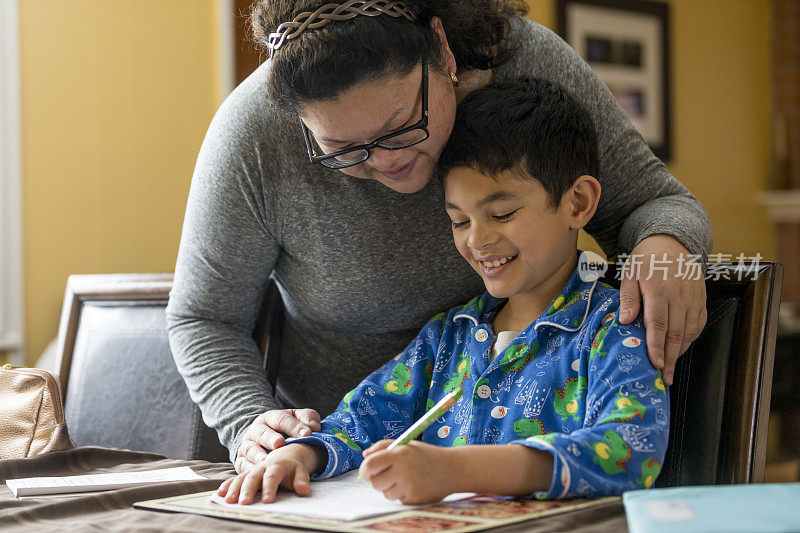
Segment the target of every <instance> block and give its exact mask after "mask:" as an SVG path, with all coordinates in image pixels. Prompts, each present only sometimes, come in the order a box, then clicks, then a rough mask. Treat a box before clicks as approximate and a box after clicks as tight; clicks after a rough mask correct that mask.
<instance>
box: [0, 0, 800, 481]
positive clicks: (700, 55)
mask: <svg viewBox="0 0 800 533" xmlns="http://www.w3.org/2000/svg"><path fill="white" fill-rule="evenodd" d="M635 1H636V0H632V2H633V3H635ZM248 3H249V2H247V1H233V0H168V1H164V0H114V1H108V0H0V6H2V11H1V12H2V17H3V20H2V26H0V31H2V34H1V35H0V47H1V48H2V58H3V64H2V65H3V84H2V91H3V92H2V93H0V95H2V98H3V99H2V102H3V104H4V105H3V107H2V113H3V114H2V115H0V128H2V129H0V145H2V147H3V151H2V157H3V159H2V160H0V162H2V167H1V168H2V170H3V173H2V175H0V184H1V185H2V189H0V191H2V196H0V199H1V200H2V203H0V206H2V218H0V223H2V232H0V235H2V244H3V246H2V249H1V250H0V254H2V255H0V258H2V265H3V278H2V283H0V291H2V292H1V293H0V294H1V295H2V299H3V303H4V307H3V308H2V310H1V311H0V312H1V313H2V314H0V326H1V327H0V362H3V361H4V360H9V361H12V362H15V363H16V364H28V365H33V364H34V363H35V362H36V361H37V359H38V358H39V357H40V355H41V354H42V353H43V352H44V351H45V349H46V347H47V346H48V344H49V343H50V342H51V341H52V340H53V339H54V337H55V336H56V334H57V331H58V321H59V315H60V311H61V304H62V299H63V295H64V288H65V284H66V279H67V276H69V275H70V274H79V273H92V274H95V273H121V272H172V270H173V268H174V264H175V260H176V256H177V251H178V243H179V239H180V232H181V224H182V220H183V214H184V209H185V203H186V198H187V193H188V190H189V183H190V180H191V176H192V170H193V166H194V162H195V158H196V156H197V152H198V149H199V147H200V144H201V142H202V140H203V136H204V134H205V131H206V128H207V126H208V124H209V121H210V120H211V117H212V116H213V114H214V112H215V110H216V108H217V106H218V105H219V104H220V103H221V101H222V100H223V99H224V98H225V96H226V95H227V94H228V92H229V91H230V90H231V89H232V88H233V87H234V86H235V85H236V84H237V83H238V81H239V80H241V79H243V78H244V77H246V75H247V74H249V72H250V71H252V69H253V68H254V67H255V66H256V65H257V64H258V56H257V54H256V53H255V52H254V50H253V47H252V45H250V44H249V43H247V42H246V40H244V39H243V33H244V31H245V18H246V17H245V15H246V13H247V11H248ZM528 3H529V5H530V15H529V16H530V18H532V19H534V20H536V21H538V22H540V23H542V24H544V25H546V26H548V27H550V28H552V29H554V30H558V15H557V13H558V1H557V0H529V2H528ZM664 4H666V5H667V8H668V15H669V25H668V34H667V35H666V36H665V37H666V38H667V40H668V43H669V47H668V64H667V66H668V69H669V78H668V80H667V82H666V83H667V85H668V87H667V88H668V91H667V92H668V104H669V116H668V117H667V118H666V119H665V120H668V124H669V129H670V134H669V139H670V151H669V158H668V166H669V168H670V170H671V171H672V173H673V174H674V175H675V176H676V177H677V178H678V179H679V180H680V181H682V182H683V183H684V184H685V185H686V186H687V187H688V188H689V189H690V190H691V191H692V192H693V193H694V195H695V196H696V197H697V198H698V199H699V200H700V201H701V202H702V203H703V205H704V206H705V207H706V209H707V210H708V212H709V214H710V216H711V220H712V223H713V228H714V252H716V253H719V254H728V255H729V256H732V257H733V259H734V260H735V258H736V256H738V255H740V254H744V256H747V257H755V256H757V254H760V257H761V258H762V259H763V260H771V261H778V260H780V261H781V262H783V263H784V266H785V269H786V270H785V278H784V300H785V301H786V302H788V303H787V304H786V305H785V306H784V307H785V309H784V310H783V315H784V324H785V326H786V327H787V328H790V327H791V326H792V324H793V320H794V319H793V316H794V313H793V309H794V305H795V304H796V302H797V292H798V284H800V270H798V265H797V261H798V260H800V231H798V230H797V223H796V219H797V218H798V213H799V212H800V207H798V206H799V205H800V202H798V200H797V196H795V195H794V193H792V191H791V190H790V189H793V188H798V187H800V145H799V144H798V143H799V142H800V139H798V137H800V120H798V115H800V74H798V72H799V71H800V45H798V42H800V37H798V36H799V35H800V3H799V2H797V1H796V0H791V1H790V0H772V1H770V0H669V1H666V2H664ZM771 190H772V191H775V190H778V191H779V192H777V193H776V194H772V195H769V194H767V195H764V194H763V193H764V191H771ZM579 244H580V245H581V246H582V247H584V248H590V249H595V250H597V251H599V249H598V248H597V247H596V246H595V245H593V243H592V242H591V241H590V239H588V238H586V237H583V238H582V239H581V242H580V243H579ZM778 372H779V369H778V366H777V363H776V375H777V373H778ZM776 431H778V430H777V429H776ZM798 436H800V434H799V435H798ZM792 465H794V463H792ZM792 465H790V466H788V467H786V468H796V466H792ZM786 472H788V473H786V474H774V475H786V476H789V477H791V476H794V479H797V470H789V471H786Z"/></svg>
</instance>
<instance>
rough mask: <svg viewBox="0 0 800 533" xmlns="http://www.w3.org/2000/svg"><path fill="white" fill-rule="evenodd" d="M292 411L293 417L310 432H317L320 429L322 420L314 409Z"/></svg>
mask: <svg viewBox="0 0 800 533" xmlns="http://www.w3.org/2000/svg"><path fill="white" fill-rule="evenodd" d="M292 410H293V411H294V416H295V418H297V419H298V420H300V421H301V422H302V423H304V424H305V425H306V426H308V427H309V428H310V429H311V431H319V430H320V429H322V418H321V417H320V416H319V413H318V412H317V411H315V410H314V409H292Z"/></svg>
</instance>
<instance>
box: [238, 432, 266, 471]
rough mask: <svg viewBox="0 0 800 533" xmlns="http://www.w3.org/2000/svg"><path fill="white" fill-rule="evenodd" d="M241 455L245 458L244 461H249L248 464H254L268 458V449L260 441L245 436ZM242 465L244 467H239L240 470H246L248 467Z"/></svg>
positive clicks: (240, 448)
mask: <svg viewBox="0 0 800 533" xmlns="http://www.w3.org/2000/svg"><path fill="white" fill-rule="evenodd" d="M239 455H240V456H241V457H242V458H243V459H244V462H246V463H249V465H247V466H252V465H255V464H258V463H260V462H261V461H263V460H264V459H266V458H267V450H266V449H264V447H263V446H262V445H260V444H259V443H258V442H255V441H253V440H250V439H248V438H247V437H245V439H244V440H242V445H241V446H240V447H239ZM244 466H245V465H242V467H243V468H242V469H239V468H237V469H236V470H237V471H239V472H245V471H246V470H247V469H246V468H244Z"/></svg>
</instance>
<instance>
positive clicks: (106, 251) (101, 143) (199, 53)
mask: <svg viewBox="0 0 800 533" xmlns="http://www.w3.org/2000/svg"><path fill="white" fill-rule="evenodd" d="M213 4H214V2H213V0H170V1H169V2H165V1H163V0H113V1H108V0H69V1H68V2H65V1H63V0H24V1H21V2H19V11H20V41H21V42H20V45H21V46H20V51H21V52H20V53H21V57H20V65H21V84H22V87H21V95H22V151H23V153H22V188H23V191H22V193H23V224H24V254H25V255H24V274H25V321H26V334H25V342H26V351H27V358H28V362H33V361H35V359H36V358H37V357H38V356H39V354H40V353H41V351H42V350H43V349H44V347H45V346H46V345H47V343H48V342H49V341H50V340H51V339H52V338H53V337H54V336H55V335H56V333H57V329H58V317H59V313H60V306H61V301H62V298H63V294H64V287H65V284H66V280H67V276H68V275H69V274H77V273H111V272H165V271H166V272H171V271H172V270H173V268H174V266H175V258H176V257H177V251H178V242H179V239H180V230H181V223H182V220H183V212H184V209H185V206H186V196H187V192H188V187H189V182H190V180H191V174H192V169H193V166H194V161H195V157H196V156H197V151H198V149H199V147H200V143H201V141H202V139H203V135H204V133H205V130H206V127H207V126H208V122H209V120H210V119H211V116H212V114H213V112H214V110H215V107H216V101H217V97H218V95H217V92H218V87H217V80H216V71H215V63H214V61H215V59H214V58H215V57H216V43H215V32H214V6H213Z"/></svg>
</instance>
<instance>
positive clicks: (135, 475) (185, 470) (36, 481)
mask: <svg viewBox="0 0 800 533" xmlns="http://www.w3.org/2000/svg"><path fill="white" fill-rule="evenodd" d="M198 479H206V478H204V477H203V476H201V475H198V474H196V473H195V472H194V470H192V469H191V468H189V467H188V466H179V467H175V468H161V469H158V470H144V471H142V472H124V473H119V474H115V473H112V474H90V475H85V476H61V477H28V478H21V479H7V480H6V485H7V486H8V488H9V489H11V492H13V493H14V496H16V497H20V496H36V495H42V494H64V493H69V492H89V491H97V490H111V489H118V488H122V487H132V486H136V485H145V484H148V483H167V482H170V481H196V480H198Z"/></svg>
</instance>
